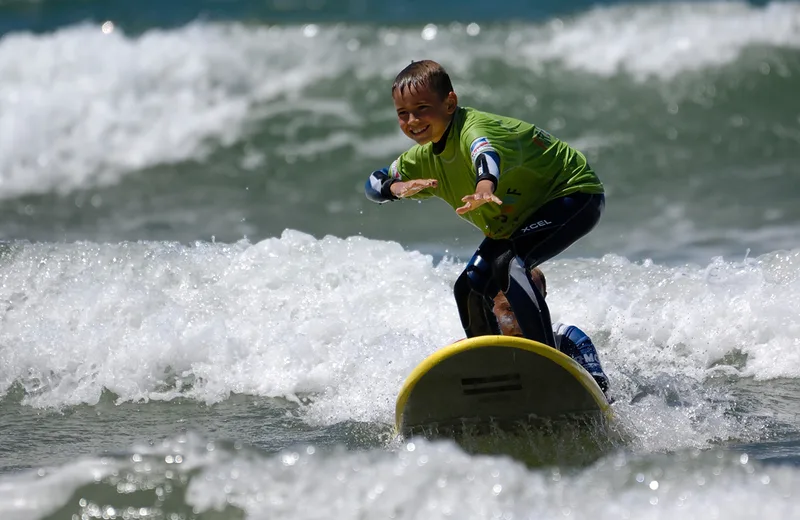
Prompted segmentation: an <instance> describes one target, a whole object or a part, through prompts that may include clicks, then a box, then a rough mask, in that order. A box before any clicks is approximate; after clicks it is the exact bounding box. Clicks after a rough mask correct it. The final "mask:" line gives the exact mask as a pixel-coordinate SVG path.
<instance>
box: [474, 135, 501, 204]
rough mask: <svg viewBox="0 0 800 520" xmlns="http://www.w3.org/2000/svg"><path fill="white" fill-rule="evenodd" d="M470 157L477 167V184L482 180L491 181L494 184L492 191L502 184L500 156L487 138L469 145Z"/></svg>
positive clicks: (477, 139)
mask: <svg viewBox="0 0 800 520" xmlns="http://www.w3.org/2000/svg"><path fill="white" fill-rule="evenodd" d="M469 155H470V158H471V159H472V164H473V166H474V167H475V184H476V185H477V184H478V183H479V182H480V181H482V180H490V181H492V184H494V188H492V191H494V190H496V189H497V183H499V182H500V154H499V153H497V150H495V149H494V147H493V146H492V144H491V143H490V142H489V139H488V138H487V137H478V138H476V139H473V140H472V142H471V143H470V145H469Z"/></svg>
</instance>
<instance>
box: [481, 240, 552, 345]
mask: <svg viewBox="0 0 800 520" xmlns="http://www.w3.org/2000/svg"><path fill="white" fill-rule="evenodd" d="M496 264H497V267H496V271H495V272H497V274H498V279H500V280H507V281H508V283H507V285H506V286H505V287H502V288H501V289H502V290H503V293H504V294H505V295H506V299H507V300H508V303H509V304H510V305H511V310H512V311H513V312H514V315H515V316H516V318H517V323H519V328H520V330H521V331H522V335H523V336H524V337H525V338H527V339H530V340H533V341H538V342H540V343H544V344H545V345H550V346H551V347H554V346H555V339H554V338H553V326H552V323H551V322H550V310H549V309H548V308H547V303H545V301H544V297H543V296H542V295H541V293H539V291H538V290H537V289H536V285H535V284H534V283H533V280H531V275H530V270H528V269H525V268H524V267H523V266H522V263H521V262H520V260H519V258H517V257H515V256H514V253H513V252H511V251H509V252H508V254H507V255H504V256H501V257H500V258H498V260H497V263H496Z"/></svg>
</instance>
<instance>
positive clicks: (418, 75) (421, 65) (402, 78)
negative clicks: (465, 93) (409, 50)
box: [392, 60, 453, 100]
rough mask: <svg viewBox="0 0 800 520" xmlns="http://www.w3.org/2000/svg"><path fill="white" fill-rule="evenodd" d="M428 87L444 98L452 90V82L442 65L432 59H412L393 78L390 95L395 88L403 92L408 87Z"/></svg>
mask: <svg viewBox="0 0 800 520" xmlns="http://www.w3.org/2000/svg"><path fill="white" fill-rule="evenodd" d="M411 88H413V89H415V90H417V89H420V88H429V89H430V90H431V91H432V92H433V93H434V94H436V95H437V96H439V97H440V98H441V99H442V100H444V99H445V98H446V97H447V95H448V94H450V93H451V92H453V83H451V82H450V76H449V75H448V74H447V71H446V70H444V67H442V66H441V65H439V64H438V63H436V62H435V61H432V60H421V61H412V62H411V64H410V65H408V66H407V67H406V68H404V69H403V70H401V71H400V73H399V74H398V75H397V77H395V78H394V84H393V85H392V95H394V91H395V90H399V91H400V93H401V94H403V93H404V92H405V91H406V90H409V89H411Z"/></svg>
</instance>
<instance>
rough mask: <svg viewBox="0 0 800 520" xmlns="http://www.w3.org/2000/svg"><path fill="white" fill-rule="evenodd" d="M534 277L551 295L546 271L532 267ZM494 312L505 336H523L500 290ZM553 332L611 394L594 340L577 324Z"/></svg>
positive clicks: (564, 348) (559, 345)
mask: <svg viewBox="0 0 800 520" xmlns="http://www.w3.org/2000/svg"><path fill="white" fill-rule="evenodd" d="M531 280H533V285H534V286H535V287H536V289H537V290H538V291H539V293H540V294H541V295H542V298H547V280H545V277H544V273H543V272H542V270H541V269H539V268H538V267H534V268H533V269H532V270H531ZM492 311H493V312H494V315H495V316H496V317H497V322H498V324H499V325H500V332H502V333H503V335H505V336H522V331H521V330H520V328H519V323H518V322H517V319H516V317H515V316H514V311H512V310H511V306H510V305H509V303H508V300H507V299H506V297H505V295H503V293H502V292H499V293H497V296H495V297H494V308H493V309H492ZM553 335H554V337H555V345H553V346H554V347H556V349H558V350H560V351H561V352H563V353H564V354H566V355H568V356H569V357H571V358H572V359H574V360H575V361H577V362H578V363H579V364H580V365H581V366H582V367H583V368H585V369H586V371H587V372H589V374H591V376H592V377H593V378H594V380H595V381H597V384H598V386H600V389H601V390H603V392H605V393H607V392H608V388H609V384H608V377H606V374H605V372H603V367H602V366H601V365H600V357H599V356H598V355H597V348H596V347H595V346H594V343H592V339H591V338H590V337H589V335H588V334H586V333H585V332H583V331H582V330H581V329H579V328H578V327H576V326H575V325H565V324H563V323H556V324H555V325H553Z"/></svg>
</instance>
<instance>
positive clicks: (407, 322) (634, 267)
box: [0, 231, 800, 451]
mask: <svg viewBox="0 0 800 520" xmlns="http://www.w3.org/2000/svg"><path fill="white" fill-rule="evenodd" d="M798 266H800V250H799V251H794V252H791V253H773V254H770V255H764V256H762V257H759V258H757V259H750V260H748V261H747V262H745V263H742V262H726V261H723V260H722V259H718V260H715V261H714V262H713V263H711V264H710V265H708V266H688V265H687V266H683V267H666V266H659V265H655V264H652V263H650V262H645V263H640V264H637V263H631V262H629V261H628V260H626V259H624V258H620V257H616V256H607V257H604V258H602V259H594V260H563V261H552V262H548V265H547V267H546V271H547V274H548V281H549V284H548V285H549V287H550V289H551V290H550V295H549V297H548V298H549V301H550V307H551V312H552V316H553V319H554V321H563V322H567V323H573V324H577V325H578V326H580V327H581V328H582V329H584V330H585V331H586V332H587V333H589V335H590V336H591V337H593V338H595V340H596V342H597V345H598V349H599V352H600V355H601V360H602V363H603V366H604V368H605V369H606V371H607V372H608V374H609V376H610V378H611V381H612V387H613V390H612V391H613V395H615V396H616V397H617V400H618V403H617V405H615V406H616V407H617V409H618V411H619V412H620V415H621V416H622V418H623V420H624V422H625V424H626V425H627V427H628V428H629V429H630V430H631V431H632V432H633V433H634V436H635V437H636V438H637V439H638V442H639V447H641V448H642V449H644V450H647V451H652V450H660V449H674V448H677V447H681V446H704V445H706V444H707V443H708V442H709V441H711V440H712V439H718V438H725V439H743V438H748V436H749V435H750V433H752V432H751V431H750V430H748V429H747V427H745V426H744V425H743V424H742V422H741V419H740V418H737V416H736V415H735V414H733V415H732V414H730V413H729V411H730V406H731V404H732V403H731V402H730V399H729V398H728V397H727V396H726V390H725V388H724V387H721V388H720V387H715V386H714V385H713V384H710V383H709V379H710V378H713V377H715V376H716V375H718V374H720V373H724V374H728V375H729V376H731V377H738V378H744V377H753V378H755V379H757V380H764V379H769V378H775V377H786V378H793V379H797V378H800V357H799V356H798V354H797V352H798V350H799V348H798V347H800V339H798V338H800V318H798V316H800V275H798V274H797V273H798V272H800V270H798ZM461 268H463V265H462V264H459V263H453V262H450V261H445V262H442V263H440V264H439V265H434V264H433V261H432V258H431V257H430V256H426V255H421V254H419V253H416V252H413V251H405V250H403V249H402V248H401V247H400V246H399V245H398V244H396V243H391V242H381V241H374V240H368V239H364V238H360V237H351V238H348V239H338V238H335V237H326V238H324V239H321V240H317V239H314V238H313V237H311V236H309V235H305V234H303V233H298V232H293V231H286V232H285V233H284V234H283V235H282V236H281V237H280V238H273V239H268V240H264V241H262V242H259V243H257V244H250V243H249V242H247V241H241V242H239V243H236V244H230V245H228V244H208V243H205V244H197V245H195V246H193V247H187V246H183V245H180V244H169V243H136V244H134V243H123V244H117V245H110V244H109V245H97V244H90V243H76V244H57V245H48V244H16V245H14V246H12V250H11V251H10V252H6V253H4V261H3V263H2V266H0V276H2V279H3V281H4V282H3V284H2V286H0V302H2V303H3V305H4V307H5V309H6V310H5V312H4V323H3V327H2V328H1V329H0V345H2V346H3V347H4V350H3V352H4V354H3V363H2V365H0V391H3V392H5V391H7V389H8V388H9V387H10V386H11V385H12V383H14V382H15V381H19V382H21V383H22V384H23V385H24V387H25V389H26V391H27V396H26V397H25V403H26V404H29V405H31V406H40V407H53V406H55V407H59V406H65V405H73V404H77V403H89V404H95V403H97V402H98V400H99V398H100V395H101V392H102V390H103V389H104V388H106V389H109V390H111V391H113V392H115V393H116V394H117V395H118V396H119V398H120V399H121V400H146V399H172V398H174V397H176V396H178V395H184V396H187V397H191V398H194V399H198V400H201V401H205V402H208V403H213V402H218V401H220V400H224V399H226V398H227V397H228V396H229V395H230V394H231V393H244V394H250V395H259V396H288V397H291V398H294V396H297V395H302V394H312V395H313V399H312V403H311V404H310V405H307V406H304V407H303V413H304V420H305V421H307V422H308V423H311V424H320V425H326V424H335V423H338V422H340V421H371V422H382V423H387V424H390V423H392V422H393V419H394V417H393V408H394V400H395V398H396V395H397V391H398V389H399V388H400V386H401V384H402V381H403V380H404V378H405V377H406V376H407V375H408V373H409V372H410V371H411V370H412V369H413V368H414V367H415V366H416V365H417V363H419V362H420V361H422V359H424V358H425V357H426V356H427V355H429V354H430V353H432V352H433V351H435V350H436V349H438V348H440V347H442V346H444V345H446V344H448V343H450V342H452V341H454V340H456V339H458V338H460V337H462V336H463V330H462V329H461V326H460V322H459V319H458V313H457V311H456V308H455V303H454V301H453V297H452V284H453V282H454V281H455V278H456V276H457V275H458V273H459V272H460V269H461ZM737 352H738V353H739V354H738V355H739V357H742V356H746V360H744V361H741V362H736V361H730V360H726V359H729V358H730V357H731V356H734V357H736V356H735V354H736V353H737ZM732 363H733V364H732ZM175 381H177V382H175ZM643 389H644V390H646V391H647V392H649V394H648V395H645V396H644V397H642V398H641V399H639V400H637V401H636V402H633V403H630V401H631V399H632V398H633V397H634V396H637V395H639V394H640V393H641V392H642V390H643ZM654 417H656V418H657V419H655V420H654V419H653V418H654ZM757 427H758V425H757V424H755V425H753V428H757ZM753 431H755V430H753Z"/></svg>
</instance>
